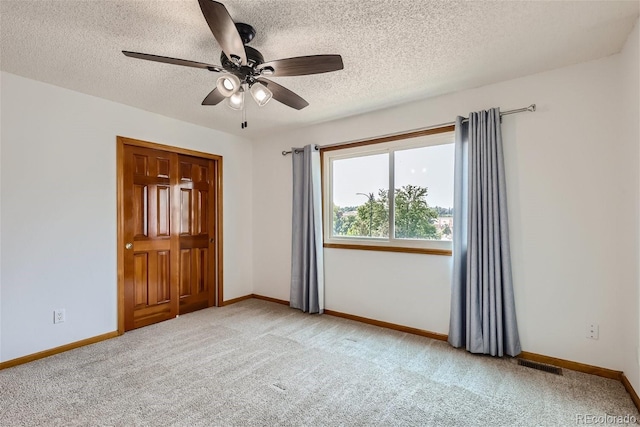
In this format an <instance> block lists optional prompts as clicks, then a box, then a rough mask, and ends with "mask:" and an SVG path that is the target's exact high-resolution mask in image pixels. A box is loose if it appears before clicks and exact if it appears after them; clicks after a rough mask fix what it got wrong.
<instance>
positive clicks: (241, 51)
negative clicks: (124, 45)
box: [122, 0, 344, 128]
mask: <svg viewBox="0 0 640 427" xmlns="http://www.w3.org/2000/svg"><path fill="white" fill-rule="evenodd" d="M198 3H199V4H200V9H201V10H202V14H203V15H204V19H205V21H207V24H208V25H209V29H210V30H211V32H212V33H213V36H214V38H215V39H216V40H217V42H218V44H219V45H220V47H221V48H222V52H221V54H220V62H221V63H222V67H220V66H218V65H211V64H205V63H202V62H196V61H189V60H186V59H177V58H170V57H166V56H158V55H151V54H146V53H138V52H130V51H124V50H123V51H122V53H123V54H124V55H125V56H128V57H131V58H138V59H145V60H147V61H155V62H164V63H166V64H174V65H182V66H186V67H194V68H202V69H205V70H208V71H211V72H215V73H223V75H222V76H220V77H219V78H218V80H217V82H216V87H215V88H214V89H213V90H212V91H211V92H210V93H209V94H208V95H207V97H206V98H205V99H204V100H203V101H202V105H217V104H219V103H220V102H221V101H222V100H224V99H225V98H227V105H228V106H229V107H230V108H232V109H234V110H243V109H244V88H243V86H244V87H248V88H249V91H250V92H251V95H252V97H253V99H254V100H255V101H256V103H257V104H258V105H259V106H260V107H262V106H264V105H266V104H267V103H268V102H269V100H270V99H271V98H273V99H275V100H276V101H278V102H281V103H282V104H284V105H286V106H288V107H291V108H294V109H296V110H301V109H303V108H305V107H307V106H308V105H309V103H308V102H307V101H305V100H304V99H303V98H302V97H300V96H299V95H297V94H295V93H294V92H292V91H290V90H289V89H287V88H285V87H284V86H280V85H279V84H278V83H276V82H274V81H271V80H268V79H265V78H264V77H263V76H273V77H284V76H304V75H309V74H320V73H328V72H332V71H338V70H342V69H343V68H344V65H343V63H342V57H341V56H340V55H335V54H334V55H311V56H299V57H295V58H286V59H278V60H275V61H269V62H265V61H264V57H263V56H262V54H261V53H260V52H259V51H258V50H256V49H254V48H252V47H250V46H247V43H249V42H250V41H251V40H253V38H254V37H255V35H256V31H255V29H254V28H253V27H252V26H251V25H249V24H245V23H240V22H239V23H235V22H233V20H232V19H231V16H230V15H229V12H228V11H227V8H226V7H225V6H224V5H223V4H222V3H220V2H217V1H213V0H198ZM232 98H233V99H232ZM242 127H243V128H245V127H246V121H245V122H243V126H242Z"/></svg>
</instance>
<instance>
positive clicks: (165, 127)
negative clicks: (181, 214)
mask: <svg viewBox="0 0 640 427" xmlns="http://www.w3.org/2000/svg"><path fill="white" fill-rule="evenodd" d="M1 78H2V92H1V97H2V99H1V109H2V117H1V125H2V128H1V134H0V150H1V151H2V157H1V162H2V163H1V174H0V176H1V181H0V182H1V193H2V206H1V211H0V225H1V227H2V235H1V239H0V248H1V253H2V258H1V264H0V272H1V276H0V278H1V282H0V284H1V292H2V299H1V301H0V308H1V311H0V321H1V323H0V326H1V329H0V336H1V337H2V348H1V351H2V352H1V353H0V361H6V360H10V359H13V358H16V357H20V356H23V355H27V354H31V353H35V352H38V351H41V350H45V349H49V348H53V347H57V346H60V345H63V344H66V343H70V342H74V341H78V340H81V339H84V338H88V337H93V336H96V335H100V334H103V333H107V332H111V331H114V330H116V329H117V310H116V307H117V305H116V294H117V289H116V279H117V277H116V135H122V136H127V137H131V138H136V139H142V140H147V141H152V142H156V143H161V144H167V145H173V146H178V147H185V148H190V149H195V150H199V151H203V152H208V153H214V154H219V155H222V156H223V167H224V176H223V180H224V181H223V182H224V231H223V232H224V249H223V250H224V291H225V293H224V295H225V299H231V298H234V297H237V296H241V295H246V294H249V293H251V292H252V281H253V278H252V270H251V264H252V260H251V251H249V250H248V249H247V248H249V247H251V240H252V237H251V234H252V233H251V211H252V200H251V197H250V196H244V197H239V196H238V195H250V194H251V185H252V182H251V172H250V165H251V163H252V159H251V156H252V149H251V144H250V143H249V142H248V141H246V140H244V139H242V138H238V137H235V136H231V135H228V134H225V133H222V132H218V131H214V130H211V129H206V128H202V127H199V126H195V125H191V124H186V123H183V122H180V121H177V120H173V119H169V118H166V117H162V116H159V115H155V114H151V113H148V112H145V111H141V110H138V109H135V108H131V107H127V106H124V105H120V104H116V103H113V102H109V101H105V100H102V99H99V98H95V97H91V96H87V95H83V94H80V93H77V92H72V91H69V90H66V89H62V88H59V87H55V86H51V85H47V84H44V83H40V82H36V81H33V80H28V79H25V78H22V77H18V76H15V75H12V74H8V73H2V74H1ZM239 266H241V268H239ZM56 308H65V309H66V315H67V319H66V322H65V323H62V324H58V325H54V324H53V310H54V309H56Z"/></svg>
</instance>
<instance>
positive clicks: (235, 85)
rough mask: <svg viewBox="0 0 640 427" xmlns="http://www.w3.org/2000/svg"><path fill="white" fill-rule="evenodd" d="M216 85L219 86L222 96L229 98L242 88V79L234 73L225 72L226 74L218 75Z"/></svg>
mask: <svg viewBox="0 0 640 427" xmlns="http://www.w3.org/2000/svg"><path fill="white" fill-rule="evenodd" d="M216 87H217V88H218V90H219V91H220V93H221V94H222V96H224V97H226V98H228V97H230V96H232V95H233V94H235V93H236V92H238V89H240V79H239V78H238V77H237V76H235V75H233V74H229V75H226V74H225V75H224V76H221V77H218V81H217V82H216Z"/></svg>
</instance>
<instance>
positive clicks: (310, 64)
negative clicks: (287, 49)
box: [258, 55, 344, 77]
mask: <svg viewBox="0 0 640 427" xmlns="http://www.w3.org/2000/svg"><path fill="white" fill-rule="evenodd" d="M266 67H270V68H272V69H273V73H272V74H270V75H271V76H274V77H284V76H304V75H307V74H320V73H328V72H331V71H338V70H342V69H343V68H344V65H343V64H342V57H341V56H340V55H312V56H298V57H296V58H287V59H277V60H275V61H269V62H265V63H263V64H260V66H259V67H258V71H260V70H263V69H265V68H266Z"/></svg>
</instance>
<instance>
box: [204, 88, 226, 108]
mask: <svg viewBox="0 0 640 427" xmlns="http://www.w3.org/2000/svg"><path fill="white" fill-rule="evenodd" d="M224 98H225V97H224V95H222V94H221V93H220V91H219V90H218V88H217V87H216V88H214V89H213V90H212V91H211V92H209V95H207V96H206V98H204V100H203V101H202V105H218V104H219V103H220V101H222V100H223V99H224Z"/></svg>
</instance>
